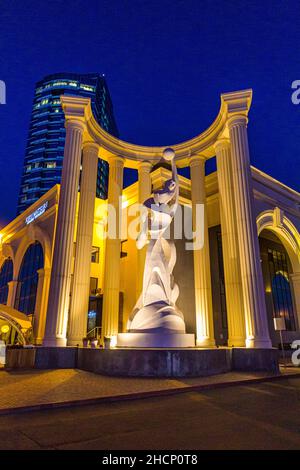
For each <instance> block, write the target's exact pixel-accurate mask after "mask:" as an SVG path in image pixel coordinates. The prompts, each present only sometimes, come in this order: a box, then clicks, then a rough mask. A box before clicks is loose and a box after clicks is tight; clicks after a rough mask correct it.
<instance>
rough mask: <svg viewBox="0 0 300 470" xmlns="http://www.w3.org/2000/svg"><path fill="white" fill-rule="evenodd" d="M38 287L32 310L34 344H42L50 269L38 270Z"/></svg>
mask: <svg viewBox="0 0 300 470" xmlns="http://www.w3.org/2000/svg"><path fill="white" fill-rule="evenodd" d="M37 272H38V277H39V280H38V285H37V293H36V302H35V309H34V324H33V330H34V338H35V343H36V344H42V342H43V339H44V333H45V326H46V314H47V305H48V295H49V286H50V274H51V269H50V268H41V269H38V271H37Z"/></svg>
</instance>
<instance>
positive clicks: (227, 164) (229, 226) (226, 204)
mask: <svg viewBox="0 0 300 470" xmlns="http://www.w3.org/2000/svg"><path fill="white" fill-rule="evenodd" d="M215 151H216V159H217V175H218V186H219V207H220V218H221V233H222V248H223V262H224V275H225V291H226V307H227V320H228V346H245V340H246V330H245V317H244V305H243V292H242V283H241V271H240V260H239V252H238V243H237V226H236V217H235V208H234V196H233V189H232V168H231V152H230V142H229V140H228V139H220V140H218V141H217V142H216V144H215Z"/></svg>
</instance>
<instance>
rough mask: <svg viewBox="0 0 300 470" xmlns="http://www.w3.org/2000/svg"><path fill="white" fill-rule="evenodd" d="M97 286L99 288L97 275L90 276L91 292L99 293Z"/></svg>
mask: <svg viewBox="0 0 300 470" xmlns="http://www.w3.org/2000/svg"><path fill="white" fill-rule="evenodd" d="M97 288H98V278H97V277H91V278H90V294H91V295H96V294H97Z"/></svg>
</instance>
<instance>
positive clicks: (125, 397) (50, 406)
mask: <svg viewBox="0 0 300 470" xmlns="http://www.w3.org/2000/svg"><path fill="white" fill-rule="evenodd" d="M299 377H300V372H299V373H295V374H291V375H284V374H280V375H271V376H269V377H258V378H255V379H241V380H236V381H230V382H220V383H214V384H202V385H189V386H186V387H179V388H168V389H165V390H152V391H149V392H134V393H128V394H122V395H114V396H104V397H95V398H84V399H81V400H69V401H62V402H53V403H41V404H37V405H28V406H17V407H11V408H2V409H0V416H5V415H10V414H17V413H27V412H32V411H43V410H55V409H59V408H70V407H74V406H76V407H77V406H88V405H99V404H103V403H113V402H122V401H130V400H141V399H147V398H157V397H164V396H171V395H179V394H181V393H189V392H201V391H206V390H214V389H219V388H227V387H236V386H241V385H252V384H258V383H262V382H272V381H277V380H284V379H293V378H299Z"/></svg>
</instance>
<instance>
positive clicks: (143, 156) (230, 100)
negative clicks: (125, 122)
mask: <svg viewBox="0 0 300 470" xmlns="http://www.w3.org/2000/svg"><path fill="white" fill-rule="evenodd" d="M251 100H252V90H242V91H236V92H232V93H224V94H222V95H221V106H220V111H219V113H218V115H217V117H216V119H215V120H214V122H213V123H212V124H211V126H210V127H209V128H208V129H206V130H205V131H204V132H202V133H201V134H199V135H197V136H196V137H194V138H192V139H190V140H186V141H185V142H182V143H180V144H175V145H166V146H164V147H162V146H161V147H151V146H144V145H136V144H131V143H129V142H125V141H124V140H121V139H117V138H116V137H113V136H112V135H110V134H109V133H107V132H106V131H105V130H104V129H102V128H101V127H100V125H99V124H98V122H97V121H96V119H95V117H94V116H93V113H92V111H91V101H90V99H89V98H82V97H75V96H68V95H62V96H61V103H62V107H63V110H64V113H65V117H66V120H67V121H69V120H74V121H77V120H80V121H82V120H84V121H85V122H86V125H87V130H86V135H85V139H86V140H92V141H94V142H97V143H98V144H99V146H100V150H99V156H101V158H103V159H105V160H109V158H110V157H111V156H112V155H116V156H119V157H121V158H124V159H125V160H126V162H125V166H127V167H132V168H137V164H138V162H139V161H144V160H146V161H149V162H151V163H153V164H155V163H157V162H158V161H160V160H161V158H162V153H163V150H164V149H165V148H166V147H172V149H173V150H174V151H175V155H176V157H175V158H176V163H177V165H178V166H179V167H184V166H187V165H188V162H189V159H190V158H191V157H192V156H193V155H199V154H201V155H202V156H204V157H205V158H211V157H213V156H214V155H215V151H214V144H215V142H216V141H217V139H218V138H220V137H227V136H228V128H227V121H228V118H229V117H232V116H234V115H239V116H241V115H243V116H248V112H249V109H250V106H251Z"/></svg>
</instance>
